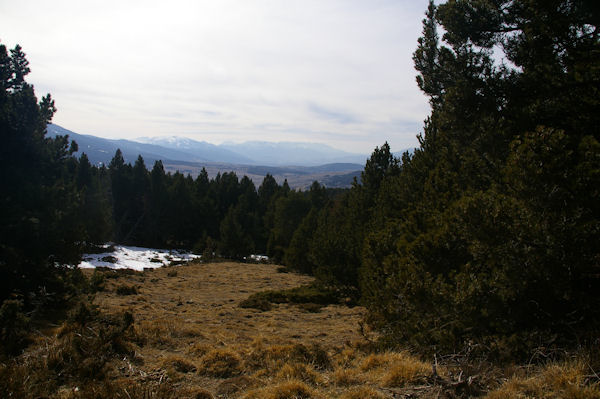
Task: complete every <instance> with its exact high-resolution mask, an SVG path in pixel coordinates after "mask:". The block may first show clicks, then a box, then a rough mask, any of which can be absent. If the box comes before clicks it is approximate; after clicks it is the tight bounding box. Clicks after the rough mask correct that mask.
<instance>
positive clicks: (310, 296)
mask: <svg viewBox="0 0 600 399" xmlns="http://www.w3.org/2000/svg"><path fill="white" fill-rule="evenodd" d="M338 302H339V298H338V295H337V293H336V291H333V290H331V289H328V288H325V287H321V286H318V285H315V284H310V285H303V286H300V287H295V288H291V289H288V290H278V291H275V290H270V291H262V292H257V293H255V294H252V295H250V296H249V297H248V298H247V299H246V300H244V301H242V302H241V303H240V306H241V307H243V308H254V309H259V310H263V311H266V310H270V309H271V304H272V303H276V304H279V303H292V304H303V305H305V306H304V309H305V310H307V311H312V312H315V311H318V309H320V308H321V307H323V306H326V305H329V304H333V303H338ZM307 304H312V305H307Z"/></svg>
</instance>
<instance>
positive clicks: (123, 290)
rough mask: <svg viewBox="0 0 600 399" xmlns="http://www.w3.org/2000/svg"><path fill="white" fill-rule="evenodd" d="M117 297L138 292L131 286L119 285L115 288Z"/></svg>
mask: <svg viewBox="0 0 600 399" xmlns="http://www.w3.org/2000/svg"><path fill="white" fill-rule="evenodd" d="M115 292H116V293H117V295H136V294H137V293H138V290H137V288H136V287H135V286H133V285H125V284H123V285H120V286H118V287H117V289H116V291H115Z"/></svg>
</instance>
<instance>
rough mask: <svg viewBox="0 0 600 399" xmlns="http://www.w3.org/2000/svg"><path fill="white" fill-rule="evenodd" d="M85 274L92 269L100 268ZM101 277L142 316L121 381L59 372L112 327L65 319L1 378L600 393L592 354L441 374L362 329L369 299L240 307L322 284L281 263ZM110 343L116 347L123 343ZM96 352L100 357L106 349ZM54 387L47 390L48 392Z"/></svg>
mask: <svg viewBox="0 0 600 399" xmlns="http://www.w3.org/2000/svg"><path fill="white" fill-rule="evenodd" d="M85 273H86V274H87V275H88V276H90V277H91V276H92V273H93V271H92V270H85ZM98 274H103V275H104V276H105V279H104V289H103V290H102V291H100V292H98V293H96V294H95V296H94V298H93V303H94V304H95V305H97V306H98V309H100V310H101V312H102V313H103V314H108V315H119V314H124V312H129V313H130V314H131V315H133V323H132V325H131V326H130V327H129V329H128V332H127V334H125V335H126V340H125V341H126V342H124V343H121V344H119V345H122V346H124V347H126V348H127V350H126V351H125V353H127V354H126V355H121V356H113V357H111V358H110V360H109V361H108V362H107V363H106V364H104V366H103V368H102V374H103V375H105V376H106V377H103V378H105V380H103V381H107V382H105V383H103V384H104V385H106V384H109V385H111V388H110V389H112V391H111V390H107V389H108V388H106V387H103V388H102V387H98V388H90V389H86V388H85V386H84V385H85V382H84V381H87V380H86V379H85V378H88V379H89V378H93V376H92V377H90V376H89V375H83V377H78V378H83V380H82V381H81V382H77V380H73V379H72V378H71V379H69V378H66V377H65V375H67V374H68V373H67V372H65V371H61V372H56V371H53V372H52V373H51V372H50V371H52V370H58V369H59V368H61V367H62V368H61V370H69V369H68V364H66V363H68V359H73V358H77V359H79V360H78V361H79V362H80V363H81V364H80V365H75V366H74V367H76V368H77V367H80V368H83V367H89V368H90V369H93V367H91V366H86V361H87V360H86V358H83V360H81V358H80V357H77V356H81V355H77V356H76V355H73V354H72V353H73V351H72V350H71V349H69V348H70V347H73V346H76V347H77V348H78V353H80V352H82V349H81V348H84V349H85V348H86V346H85V345H82V344H81V342H80V340H81V339H83V338H81V336H82V335H83V336H84V337H85V336H86V334H88V335H89V336H90V337H91V338H90V339H94V336H102V335H103V333H102V334H101V333H99V332H98V331H96V330H95V327H93V325H92V324H89V325H87V327H85V329H80V330H69V328H67V327H65V325H63V326H60V327H57V328H56V329H55V330H54V331H53V332H48V331H47V332H46V333H45V336H44V337H43V338H38V339H37V341H38V343H37V345H35V344H34V345H32V347H31V348H30V349H29V350H28V351H27V352H26V353H25V354H24V355H22V356H21V358H20V360H17V362H16V363H15V366H12V368H11V367H8V366H7V367H6V368H5V369H4V370H2V369H1V367H0V378H2V373H5V374H3V375H5V376H8V377H4V378H5V380H6V381H8V380H9V379H12V380H13V381H12V382H9V383H8V384H7V385H8V386H9V388H7V389H8V392H11V391H10V389H14V388H10V386H17V385H19V384H21V382H19V381H16V380H17V379H18V378H26V379H27V380H31V381H35V378H30V374H32V373H38V374H40V373H42V371H39V370H42V369H43V370H44V371H43V373H46V374H47V375H48V376H50V375H52V376H53V377H51V378H54V379H56V380H57V381H58V382H56V383H55V384H54V385H52V386H50V385H47V387H46V388H44V385H43V384H44V383H43V382H39V381H41V377H40V378H39V379H38V382H35V383H34V382H29V384H30V385H26V383H25V382H23V383H22V385H19V386H24V387H26V388H23V389H24V392H25V391H27V390H29V391H30V392H34V391H35V392H36V393H35V395H33V393H32V395H33V396H28V395H26V394H25V395H24V396H23V397H51V398H65V399H66V398H87V397H98V398H100V397H106V396H107V395H110V396H111V397H118V398H128V399H133V398H140V399H141V398H143V399H152V398H155V399H161V398H195V399H210V398H213V399H215V398H247V399H252V398H264V399H286V398H288V399H292V398H296V399H297V398H304V399H307V398H341V399H363V398H364V399H369V398H466V397H479V396H486V397H488V398H491V399H495V398H546V397H547V398H550V397H552V398H563V397H564V398H600V388H599V387H598V385H597V384H596V383H593V382H590V380H589V378H588V377H589V374H590V373H589V371H588V370H586V368H585V365H584V364H583V363H581V362H575V361H574V362H571V363H563V364H549V365H547V366H544V367H535V368H531V367H519V366H514V367H510V368H505V369H499V368H498V367H491V366H485V367H484V366H483V365H481V367H471V368H470V369H465V368H458V367H453V366H451V365H442V364H440V365H438V366H437V368H436V369H435V372H434V371H433V364H432V363H433V361H424V360H425V359H419V358H417V357H415V356H412V355H411V354H409V353H408V352H391V351H388V352H377V351H375V350H374V349H373V345H372V344H371V340H372V339H373V338H375V335H374V334H373V333H372V332H369V331H367V330H366V329H365V328H364V327H363V324H362V319H363V317H364V313H365V309H364V308H362V307H360V306H355V307H349V306H347V305H345V304H330V305H327V306H322V307H321V306H302V305H295V304H286V303H282V304H278V305H274V306H273V307H272V308H271V309H270V310H266V311H261V310H258V309H252V308H242V307H240V303H242V302H243V301H244V300H245V299H247V298H248V297H249V296H250V295H252V294H255V293H259V292H263V291H266V290H287V289H290V288H294V287H298V286H302V285H306V284H309V283H311V282H312V281H313V280H312V278H311V277H308V276H304V275H299V274H295V273H287V272H286V273H283V272H281V268H278V267H277V266H275V265H268V264H242V263H233V262H223V263H207V264H204V263H200V262H192V263H189V264H187V265H181V266H175V267H163V268H158V269H151V270H146V271H143V272H134V271H127V270H125V271H124V270H120V271H114V270H104V271H101V272H98V273H97V275H98ZM69 331H75V334H74V335H73V334H71V335H69ZM86 331H88V332H89V333H88V332H86ZM78 337H80V338H78ZM59 341H60V343H58V342H59ZM90 342H91V341H90ZM94 342H96V341H94ZM111 342H113V343H112V344H111V345H112V346H113V347H114V346H115V342H120V341H118V340H117V341H115V340H113V341H111ZM74 343H77V345H75V344H74ZM53 348H54V349H53ZM107 348H108V347H107ZM106 350H108V351H112V350H113V349H110V348H109V349H106ZM84 352H85V351H84ZM89 352H90V353H92V352H93V350H91V349H90V351H89ZM69 353H70V355H68V356H67V355H66V354H69ZM93 353H95V354H94V355H90V356H96V357H98V356H99V354H98V353H97V352H93ZM121 353H122V352H121ZM40 359H43V360H40ZM57 359H59V360H60V361H59V360H57ZM61 362H62V363H61ZM35 365H37V366H35ZM35 367H37V369H36V368H35ZM34 369H35V370H37V371H32V370H34ZM15 370H21V371H20V372H17V371H15ZM98 372H99V371H98ZM79 373H80V374H81V371H79ZM71 374H73V375H75V374H77V371H71ZM88 374H89V373H88ZM57 375H62V377H56V376H57ZM19 376H21V377H19ZM9 377H10V378H9ZM48 378H50V377H48ZM586 378H587V379H586ZM15 381H16V382H15ZM11 384H12V385H11ZM35 384H37V385H35ZM0 385H1V384H0ZM34 388H35V389H34ZM44 389H46V390H47V393H46V395H47V396H38V395H40V393H41V392H44ZM15 392H16V391H15ZM107 392H110V393H107ZM14 397H20V396H19V395H17V394H15V395H14Z"/></svg>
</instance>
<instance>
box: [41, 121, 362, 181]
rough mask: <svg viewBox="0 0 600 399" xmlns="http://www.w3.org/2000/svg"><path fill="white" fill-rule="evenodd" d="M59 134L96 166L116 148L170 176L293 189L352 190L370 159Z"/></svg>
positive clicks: (320, 149)
mask: <svg viewBox="0 0 600 399" xmlns="http://www.w3.org/2000/svg"><path fill="white" fill-rule="evenodd" d="M57 135H69V138H70V139H72V140H75V141H76V142H77V144H78V146H79V151H78V152H77V153H75V156H80V155H81V153H83V152H85V153H86V155H87V156H88V158H89V160H90V162H91V163H93V164H95V165H99V164H104V165H108V164H109V163H110V160H111V159H112V158H113V156H114V154H115V152H116V151H117V149H121V152H122V153H123V158H124V159H125V161H126V162H128V163H134V162H135V160H136V159H137V157H138V155H141V156H142V157H143V158H144V161H145V163H146V166H147V167H148V168H152V165H153V164H154V162H155V161H157V160H161V161H162V162H163V164H164V166H165V169H166V170H167V171H171V172H174V171H180V172H182V173H184V174H188V173H189V174H191V175H192V176H197V175H198V173H199V172H200V170H201V169H202V168H205V169H206V170H207V171H208V174H209V176H211V177H214V176H215V175H216V174H217V173H219V172H220V173H223V172H229V171H233V172H236V174H238V176H240V177H241V176H243V175H247V176H248V177H250V178H252V180H253V181H254V182H255V184H257V185H258V184H260V183H261V182H262V179H263V178H264V176H265V175H266V174H267V173H269V174H271V175H273V176H274V177H275V179H276V180H277V181H278V182H282V181H283V180H284V179H287V180H288V183H289V184H290V186H291V187H292V188H306V187H308V186H310V184H311V183H312V182H313V181H315V180H317V181H319V182H320V183H321V184H324V185H326V186H328V187H349V186H350V185H351V184H352V181H353V179H354V177H357V176H360V171H361V170H362V169H363V168H364V164H365V161H366V159H367V155H361V154H352V153H348V152H344V151H341V150H337V149H334V148H332V147H329V146H327V145H324V144H314V143H292V142H282V143H272V142H263V141H250V142H246V143H242V144H222V145H214V144H210V143H207V142H204V141H196V140H192V139H189V138H184V137H142V138H139V139H136V140H135V141H134V140H114V139H104V138H101V137H96V136H91V135H83V134H78V133H75V132H73V131H70V130H67V129H65V128H63V127H61V126H58V125H55V124H50V125H48V136H50V137H54V136H57Z"/></svg>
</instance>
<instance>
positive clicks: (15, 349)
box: [0, 299, 29, 355]
mask: <svg viewBox="0 0 600 399" xmlns="http://www.w3.org/2000/svg"><path fill="white" fill-rule="evenodd" d="M28 327H29V319H28V318H27V317H26V316H25V315H24V314H23V304H22V302H21V301H17V300H14V299H7V300H5V301H4V302H2V306H1V307H0V355H15V354H17V353H19V351H20V350H21V349H22V348H23V347H24V346H25V345H26V343H27V331H28Z"/></svg>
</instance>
